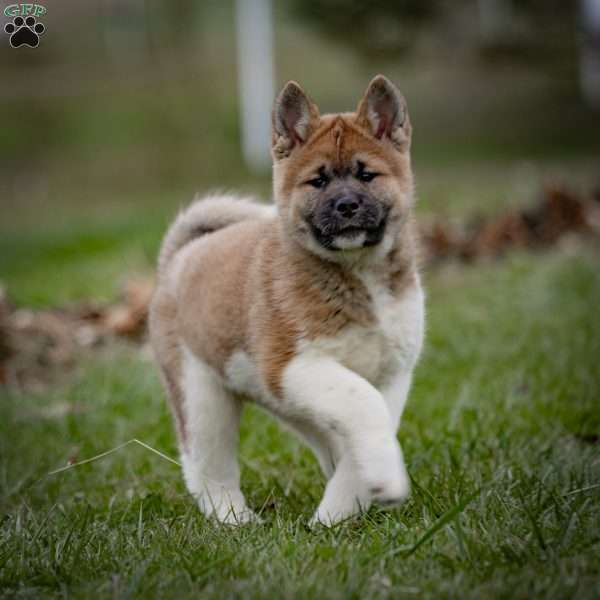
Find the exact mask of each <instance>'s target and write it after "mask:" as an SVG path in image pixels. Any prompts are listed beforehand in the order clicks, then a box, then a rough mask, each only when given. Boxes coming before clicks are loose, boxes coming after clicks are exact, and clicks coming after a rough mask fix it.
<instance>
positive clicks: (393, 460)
mask: <svg viewBox="0 0 600 600" xmlns="http://www.w3.org/2000/svg"><path fill="white" fill-rule="evenodd" d="M394 442H395V440H394ZM361 478H362V480H363V482H364V485H365V486H366V489H367V490H368V493H369V496H370V498H371V500H372V501H373V502H377V503H378V504H383V505H394V504H399V503H400V502H402V501H403V500H406V498H408V496H409V495H410V479H409V477H408V473H407V472H406V467H405V466H404V460H403V458H402V451H401V450H400V446H399V445H398V444H397V443H394V444H389V445H387V446H382V447H381V449H380V450H379V451H378V452H376V453H373V456H372V458H371V460H370V461H368V462H367V463H363V464H362V465H361Z"/></svg>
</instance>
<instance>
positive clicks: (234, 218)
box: [158, 195, 275, 277]
mask: <svg viewBox="0 0 600 600" xmlns="http://www.w3.org/2000/svg"><path fill="white" fill-rule="evenodd" d="M274 210H275V207H274V206H268V205H264V204H258V203H257V202H254V201H253V200H252V198H239V197H237V196H229V195H214V196H207V197H206V198H201V199H198V200H195V201H194V202H193V203H192V204H190V206H188V207H187V208H186V209H184V210H183V211H182V212H180V213H179V215H178V216H177V218H176V219H175V221H174V222H173V224H172V225H171V227H169V229H168V231H167V234H166V235H165V238H164V240H163V243H162V246H161V248H160V253H159V255H158V275H159V277H160V276H162V275H163V274H164V273H165V272H166V269H167V267H168V265H169V263H170V262H171V260H172V259H173V257H174V256H175V255H176V254H177V252H179V250H181V248H183V247H184V246H185V245H186V244H188V243H189V242H191V241H192V240H194V239H196V238H197V237H200V236H201V235H205V234H207V233H211V232H212V231H216V230H217V229H222V228H223V227H227V226H228V225H233V224H234V223H239V222H241V221H247V220H250V219H265V218H269V217H271V216H273V215H274V214H275V213H274Z"/></svg>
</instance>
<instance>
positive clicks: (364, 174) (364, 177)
mask: <svg viewBox="0 0 600 600" xmlns="http://www.w3.org/2000/svg"><path fill="white" fill-rule="evenodd" d="M378 175H379V173H374V172H373V171H367V170H366V167H365V165H364V164H363V163H358V171H357V172H356V179H358V180H359V181H362V182H363V183H369V181H373V179H375V177H377V176H378Z"/></svg>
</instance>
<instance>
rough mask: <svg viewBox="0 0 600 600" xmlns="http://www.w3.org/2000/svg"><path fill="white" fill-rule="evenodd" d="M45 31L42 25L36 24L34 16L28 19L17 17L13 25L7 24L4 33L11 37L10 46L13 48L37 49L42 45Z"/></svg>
mask: <svg viewBox="0 0 600 600" xmlns="http://www.w3.org/2000/svg"><path fill="white" fill-rule="evenodd" d="M45 30H46V28H45V27H44V26H43V25H42V23H38V22H36V19H35V17H32V16H29V17H27V18H26V19H23V17H15V18H14V19H13V21H12V23H7V24H6V25H5V26H4V31H5V32H6V33H8V34H9V35H10V45H11V46H12V47H13V48H18V47H19V46H29V47H30V48H36V47H37V45H38V44H39V43H40V35H42V33H44V31H45Z"/></svg>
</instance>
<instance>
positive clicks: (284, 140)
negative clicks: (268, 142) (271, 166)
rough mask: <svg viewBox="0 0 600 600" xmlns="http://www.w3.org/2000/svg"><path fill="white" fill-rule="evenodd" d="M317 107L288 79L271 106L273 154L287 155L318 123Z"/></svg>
mask: <svg viewBox="0 0 600 600" xmlns="http://www.w3.org/2000/svg"><path fill="white" fill-rule="evenodd" d="M319 119H320V117H319V109H318V108H317V106H316V105H315V104H313V103H312V102H311V101H310V99H309V98H308V96H307V95H306V94H305V93H304V91H303V90H302V88H301V87H300V86H299V85H298V84H297V83H296V82H295V81H288V83H286V84H285V87H284V88H283V90H281V92H280V94H279V96H277V99H276V100H275V105H274V106H273V139H272V146H273V155H274V156H275V158H283V157H285V156H288V155H289V154H290V152H291V151H292V149H293V148H294V147H295V146H301V145H302V144H304V143H305V142H306V140H307V139H308V138H309V137H310V135H311V134H312V133H313V132H314V130H315V129H316V128H317V127H318V124H319Z"/></svg>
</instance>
